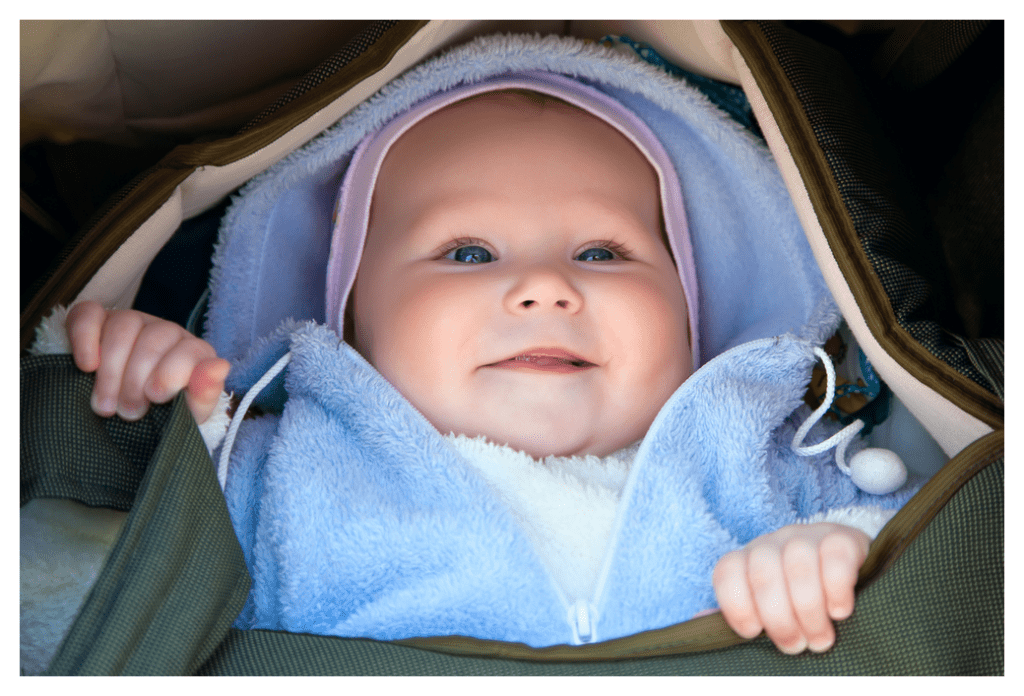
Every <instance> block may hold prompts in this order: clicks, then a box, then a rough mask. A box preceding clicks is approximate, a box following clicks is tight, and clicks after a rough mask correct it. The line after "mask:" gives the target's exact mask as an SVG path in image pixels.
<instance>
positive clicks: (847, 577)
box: [818, 533, 870, 621]
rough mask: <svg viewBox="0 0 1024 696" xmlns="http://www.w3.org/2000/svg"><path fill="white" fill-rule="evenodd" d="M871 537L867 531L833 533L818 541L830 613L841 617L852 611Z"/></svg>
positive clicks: (848, 614)
mask: <svg viewBox="0 0 1024 696" xmlns="http://www.w3.org/2000/svg"><path fill="white" fill-rule="evenodd" d="M869 544H870V540H869V539H868V537H867V535H866V534H863V533H861V534H859V535H858V536H856V537H855V536H852V535H851V534H849V533H846V534H839V533H832V534H828V535H827V536H825V537H824V538H823V539H822V540H821V543H820V544H819V547H818V548H819V554H820V558H821V561H820V562H821V582H822V586H823V587H824V590H825V601H826V606H827V607H828V614H829V616H831V617H832V618H833V619H835V620H836V621H841V620H842V619H845V618H847V617H849V616H850V614H852V613H853V605H854V596H853V588H854V586H855V585H856V584H857V573H858V571H859V570H860V566H861V563H863V562H864V558H865V557H866V556H867V549H868V545H869Z"/></svg>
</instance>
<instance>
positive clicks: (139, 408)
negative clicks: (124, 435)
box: [66, 302, 230, 423]
mask: <svg viewBox="0 0 1024 696" xmlns="http://www.w3.org/2000/svg"><path fill="white" fill-rule="evenodd" d="M66 326H67V330H68V339H69V340H70V342H71V350H72V353H73V355H74V360H75V364H76V365H77V366H78V368H79V369H80V370H82V371H84V372H94V371H95V372H96V385H95V386H94V387H93V393H92V410H93V411H95V412H96V413H97V414H99V415H101V416H104V417H107V416H112V415H114V414H115V413H116V414H117V415H119V416H121V418H123V419H125V420H129V421H130V420H138V419H140V418H142V417H143V416H144V415H146V412H147V411H148V410H149V405H150V404H151V403H154V404H162V403H166V402H168V401H170V400H171V399H173V398H174V397H175V396H176V395H177V394H178V392H179V391H181V390H182V389H185V390H186V391H185V399H186V401H187V402H188V407H189V410H191V411H192V415H193V416H194V417H195V419H196V422H197V423H203V422H204V421H205V420H206V419H207V418H209V417H210V414H211V413H212V412H213V409H214V407H215V406H216V405H217V399H218V398H219V397H220V393H221V391H223V389H224V380H225V378H226V377H227V374H228V369H229V368H230V364H229V363H228V361H226V360H223V359H221V358H218V357H217V354H216V352H215V351H214V350H213V346H211V345H210V344H209V343H207V342H206V341H204V340H202V339H200V338H196V337H195V336H193V335H192V334H190V333H189V332H188V331H186V330H185V329H184V328H183V327H181V326H178V325H177V324H175V323H173V322H170V321H167V320H166V319H159V318H157V317H154V316H150V315H149V314H143V313H142V312H137V311H135V310H121V311H107V310H106V309H104V308H103V307H102V306H100V305H99V304H97V303H96V302H82V303H81V304H77V305H75V306H74V307H72V308H71V310H70V311H69V312H68V318H67V324H66Z"/></svg>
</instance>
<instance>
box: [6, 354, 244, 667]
mask: <svg viewBox="0 0 1024 696" xmlns="http://www.w3.org/2000/svg"><path fill="white" fill-rule="evenodd" d="M92 382H93V377H92V376H91V375H86V374H83V373H81V372H79V371H78V370H77V369H75V367H74V364H73V363H72V361H71V358H70V356H68V355H49V356H40V357H29V358H25V359H23V360H22V384H21V414H22V418H21V453H22V462H21V463H22V468H21V489H22V502H23V503H24V502H26V501H27V500H29V499H32V498H35V497H48V498H70V499H74V500H78V501H80V502H83V503H87V504H89V505H96V506H104V507H115V508H118V509H122V510H124V509H128V508H130V509H131V512H130V513H129V515H128V518H127V519H126V521H125V525H124V528H123V530H122V532H121V536H120V537H119V538H118V541H117V543H116V544H115V545H114V548H113V549H112V550H111V553H110V556H109V558H108V560H107V563H106V565H105V566H104V568H103V570H102V571H101V573H100V576H99V578H98V579H97V581H96V583H95V585H94V586H93V588H92V590H91V591H90V593H89V595H88V598H87V599H86V602H85V604H84V605H83V607H82V610H81V612H80V614H79V616H78V619H77V620H76V621H75V623H74V625H73V626H72V628H71V630H70V632H69V633H68V636H67V638H66V639H65V641H64V643H63V645H62V646H61V648H60V650H59V651H58V652H57V654H56V656H55V657H54V659H53V661H52V662H51V664H50V667H49V669H48V670H47V671H46V672H45V674H188V673H191V672H194V671H195V670H196V669H197V668H198V667H199V665H201V664H202V663H203V662H204V661H205V660H206V659H207V657H208V656H209V655H210V653H211V652H212V651H213V649H214V648H215V647H216V646H217V644H218V643H219V642H220V641H221V639H222V638H223V636H224V634H225V632H226V631H227V629H228V627H229V626H230V625H231V622H232V621H233V620H234V618H235V617H236V616H237V615H238V612H239V611H240V610H241V607H242V604H243V603H244V602H245V598H246V595H247V594H248V591H249V584H250V581H249V575H248V573H247V571H246V569H245V561H244V559H243V557H242V552H241V549H240V548H239V546H238V541H237V539H236V538H235V535H234V530H233V529H232V527H231V520H230V518H229V517H228V511H227V506H226V505H225V503H224V498H223V496H222V495H221V492H220V488H219V487H218V485H217V481H216V477H215V475H214V471H213V464H212V462H211V461H210V457H209V455H208V454H207V452H206V446H205V445H204V444H203V441H202V438H201V437H200V435H199V430H198V429H197V428H196V425H195V421H194V420H193V419H192V416H191V414H190V413H189V411H188V407H187V405H186V404H185V401H184V398H182V397H179V398H178V399H176V400H175V402H174V403H173V405H167V406H159V407H156V408H153V409H152V410H151V413H150V414H149V415H147V416H146V418H144V419H143V420H142V421H140V422H138V423H126V422H124V421H121V420H120V419H118V418H109V419H103V418H99V417H97V416H96V415H95V414H93V413H92V412H91V411H90V410H89V394H90V393H91V391H92Z"/></svg>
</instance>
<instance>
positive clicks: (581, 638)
mask: <svg viewBox="0 0 1024 696" xmlns="http://www.w3.org/2000/svg"><path fill="white" fill-rule="evenodd" d="M595 618H596V617H595V616H593V611H592V608H591V606H590V604H588V603H587V602H585V601H583V600H582V599H578V600H576V603H575V604H573V605H572V606H571V607H569V625H570V626H572V629H573V634H574V636H573V637H574V638H575V639H576V643H578V644H583V643H593V642H594V641H595V640H596V639H595V637H594V633H595V630H594V629H595V628H596V627H595V626H594V619H595Z"/></svg>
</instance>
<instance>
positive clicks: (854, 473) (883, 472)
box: [793, 347, 907, 495]
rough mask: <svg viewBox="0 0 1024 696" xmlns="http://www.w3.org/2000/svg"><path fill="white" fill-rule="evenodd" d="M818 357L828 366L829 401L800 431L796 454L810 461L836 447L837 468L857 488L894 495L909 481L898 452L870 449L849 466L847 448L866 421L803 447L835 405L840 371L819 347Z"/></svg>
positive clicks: (794, 446) (851, 461) (813, 414)
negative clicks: (816, 425)
mask: <svg viewBox="0 0 1024 696" xmlns="http://www.w3.org/2000/svg"><path fill="white" fill-rule="evenodd" d="M814 353H815V354H816V355H817V356H818V357H819V358H821V361H822V362H823V363H824V364H825V374H826V375H827V376H828V384H827V387H826V391H825V399H824V400H823V401H822V402H821V405H820V406H818V408H817V410H815V411H814V413H812V414H811V415H810V416H808V418H807V420H805V421H804V422H803V425H801V426H800V428H799V429H797V431H796V434H795V435H794V436H793V451H794V452H796V453H797V454H798V455H800V456H801V457H809V456H811V455H813V454H820V453H821V452H824V451H826V450H828V449H829V448H831V447H835V448H836V466H838V467H839V470H840V471H842V472H843V473H844V474H846V475H847V476H849V477H850V479H851V480H852V481H853V483H854V485H856V486H857V487H858V488H860V489H861V490H862V491H864V492H866V493H873V494H875V495H885V494H887V493H892V492H893V491H895V490H896V489H898V488H899V487H900V486H902V485H903V484H904V483H905V482H906V480H907V469H906V467H905V466H904V465H903V461H902V460H901V459H900V458H899V456H898V455H897V454H896V453H895V452H891V451H889V450H886V449H880V448H875V447H867V448H865V449H863V450H861V451H860V452H858V453H857V454H856V455H854V457H853V459H851V460H850V465H849V466H847V464H846V447H847V445H849V444H850V441H851V440H853V438H855V437H856V436H857V434H858V433H859V432H860V431H861V430H863V428H864V421H862V420H860V419H859V418H858V419H857V420H855V421H854V422H852V423H850V424H849V425H848V426H846V427H845V428H843V429H842V430H840V431H839V432H838V433H836V434H835V435H833V436H832V437H830V438H829V439H827V440H825V441H824V442H819V443H818V444H816V445H809V446H806V447H804V446H803V441H804V438H805V437H807V433H808V432H810V430H811V428H813V427H814V424H815V423H817V422H818V421H819V420H821V417H822V416H824V415H825V413H826V412H827V411H828V409H829V407H830V406H832V401H833V400H834V399H835V396H836V371H835V368H834V367H833V366H832V359H831V358H830V357H828V353H826V352H825V351H824V350H822V349H821V348H818V347H815V348H814Z"/></svg>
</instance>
